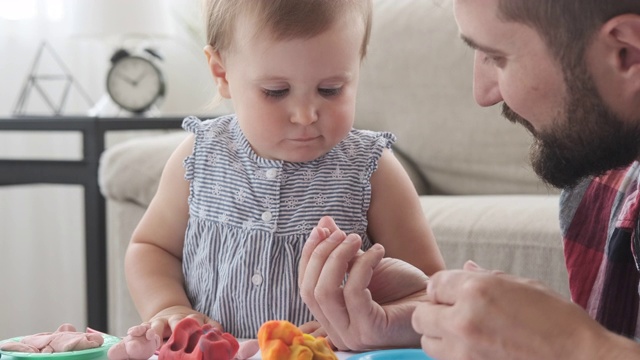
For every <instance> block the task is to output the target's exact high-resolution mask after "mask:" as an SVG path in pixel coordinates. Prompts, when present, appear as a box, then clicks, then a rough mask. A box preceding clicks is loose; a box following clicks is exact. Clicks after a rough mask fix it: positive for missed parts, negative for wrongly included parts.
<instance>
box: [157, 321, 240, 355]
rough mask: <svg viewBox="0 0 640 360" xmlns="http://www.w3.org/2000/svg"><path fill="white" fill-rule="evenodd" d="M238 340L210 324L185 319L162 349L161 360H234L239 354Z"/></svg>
mask: <svg viewBox="0 0 640 360" xmlns="http://www.w3.org/2000/svg"><path fill="white" fill-rule="evenodd" d="M238 348H239V344H238V340H237V339H236V338H235V337H234V336H233V335H231V334H229V333H225V332H222V331H220V330H218V329H215V328H214V327H213V326H211V325H209V324H204V325H200V323H198V321H197V320H195V319H192V318H184V319H182V320H180V322H179V323H178V324H177V325H176V327H175V328H174V329H173V333H172V334H171V337H170V338H169V340H168V341H167V343H166V344H164V345H162V347H161V348H160V354H159V355H158V358H159V360H179V359H180V360H232V359H234V357H235V356H236V353H237V352H238Z"/></svg>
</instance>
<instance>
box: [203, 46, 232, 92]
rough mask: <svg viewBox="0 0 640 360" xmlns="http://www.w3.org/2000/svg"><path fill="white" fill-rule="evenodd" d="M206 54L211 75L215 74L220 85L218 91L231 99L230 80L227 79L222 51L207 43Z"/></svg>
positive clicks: (215, 79) (214, 76)
mask: <svg viewBox="0 0 640 360" xmlns="http://www.w3.org/2000/svg"><path fill="white" fill-rule="evenodd" d="M204 55H205V56H206V57H207V64H209V70H210V71H211V75H213V80H214V81H215V82H216V85H217V86H218V93H219V94H220V96H222V97H223V98H225V99H231V93H230V92H229V82H228V81H227V70H226V69H225V67H224V62H223V61H222V56H220V52H219V51H217V50H214V49H213V46H211V45H207V46H205V47H204Z"/></svg>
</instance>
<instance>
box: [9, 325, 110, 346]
mask: <svg viewBox="0 0 640 360" xmlns="http://www.w3.org/2000/svg"><path fill="white" fill-rule="evenodd" d="M103 343H104V338H103V337H102V335H100V334H95V333H83V332H77V331H76V328H75V327H74V326H73V325H71V324H62V325H60V327H59V328H58V329H57V330H56V331H54V332H44V333H38V334H34V335H28V336H25V337H23V338H22V339H20V341H10V342H7V343H4V344H2V345H1V346H0V349H1V350H3V351H16V352H26V353H58V352H66V351H77V350H86V349H93V348H97V347H100V346H102V344H103Z"/></svg>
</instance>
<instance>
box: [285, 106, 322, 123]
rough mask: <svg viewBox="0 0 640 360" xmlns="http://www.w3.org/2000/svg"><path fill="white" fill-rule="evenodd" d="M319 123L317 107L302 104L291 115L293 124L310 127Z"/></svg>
mask: <svg viewBox="0 0 640 360" xmlns="http://www.w3.org/2000/svg"><path fill="white" fill-rule="evenodd" d="M316 121H318V111H317V109H316V107H315V106H312V105H310V104H301V105H300V106H298V107H297V108H296V109H295V111H294V112H293V114H292V115H291V122H292V123H295V124H300V125H310V124H313V123H314V122H316Z"/></svg>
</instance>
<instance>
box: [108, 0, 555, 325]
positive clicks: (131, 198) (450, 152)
mask: <svg viewBox="0 0 640 360" xmlns="http://www.w3.org/2000/svg"><path fill="white" fill-rule="evenodd" d="M374 1H375V14H374V25H373V32H372V38H371V45H370V50H369V54H368V56H367V58H366V60H365V62H364V64H363V69H362V74H361V80H360V92H359V98H358V107H357V114H356V115H357V122H356V126H357V127H360V128H369V129H375V130H389V131H392V132H394V133H395V134H396V135H397V136H398V142H397V149H396V153H397V154H398V156H399V157H402V158H404V160H405V164H406V167H407V169H408V170H409V171H410V173H411V174H412V176H413V179H414V182H415V185H416V189H418V191H419V193H420V194H421V199H422V204H423V209H424V213H425V216H426V217H427V218H428V219H429V221H430V223H431V226H432V227H433V229H434V232H435V235H436V238H437V240H438V242H439V245H440V249H441V250H442V253H443V255H444V258H445V260H446V262H447V266H448V267H449V268H458V267H460V266H461V265H462V264H463V263H464V261H465V260H467V259H474V260H475V261H476V262H478V263H479V264H481V265H483V266H485V267H489V268H495V269H501V270H504V271H507V272H510V273H513V274H517V275H523V276H527V277H531V278H536V279H540V280H541V281H543V282H544V283H546V284H547V285H549V286H550V287H551V288H553V289H555V290H557V291H559V292H560V293H561V294H563V295H565V296H568V290H567V275H566V270H565V267H564V259H563V250H562V243H561V235H560V231H559V227H558V195H557V191H555V190H552V189H549V188H548V187H546V186H545V185H544V184H542V183H541V182H540V181H539V180H538V179H537V178H536V176H535V175H534V174H533V173H532V171H531V169H530V166H529V163H528V149H529V146H530V143H531V137H530V136H529V135H528V134H527V133H526V131H524V130H523V129H522V128H521V127H520V126H518V125H513V124H511V123H509V122H508V121H506V120H504V119H503V118H502V117H501V116H500V115H499V108H498V107H494V108H489V109H482V108H480V107H478V106H477V105H476V104H475V103H474V101H473V96H472V59H473V52H472V51H471V50H470V49H468V48H466V46H465V45H464V44H463V43H462V41H460V40H459V38H458V34H457V27H456V25H455V21H454V19H453V13H452V9H451V1H450V0H403V1H398V0H374ZM185 115H188V114H185ZM184 136H185V134H184V133H182V132H179V133H176V134H169V135H162V136H156V137H149V138H145V139H138V140H132V141H128V142H125V143H121V144H118V145H116V146H113V147H111V148H109V149H108V150H107V151H106V152H105V153H104V155H103V157H102V161H101V165H100V183H101V188H102V192H103V194H104V195H105V196H106V198H107V200H108V251H109V252H108V256H109V258H108V266H109V270H108V276H109V279H108V281H109V322H110V329H109V331H110V332H111V333H113V334H120V335H122V334H125V332H126V330H127V328H128V327H129V326H131V325H133V324H135V323H137V322H139V321H140V319H139V317H138V315H137V313H136V311H135V309H134V307H133V305H132V303H131V300H130V298H129V295H128V292H127V288H126V284H125V281H124V275H123V255H124V251H125V249H126V246H127V243H128V241H129V237H130V235H131V232H132V230H133V229H134V227H135V226H136V223H137V222H138V220H139V219H140V217H141V216H142V214H143V212H144V211H145V208H146V206H147V205H148V204H149V201H150V200H151V198H152V196H153V194H154V192H155V189H156V187H157V184H158V179H159V176H160V172H161V170H162V167H163V165H164V162H165V161H166V159H167V158H168V156H169V154H170V153H171V151H172V150H173V148H174V147H175V146H176V145H177V144H178V142H179V141H180V140H181V139H183V138H184ZM403 155H405V156H406V158H405V157H404V156H403ZM398 236H402V234H398Z"/></svg>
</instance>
